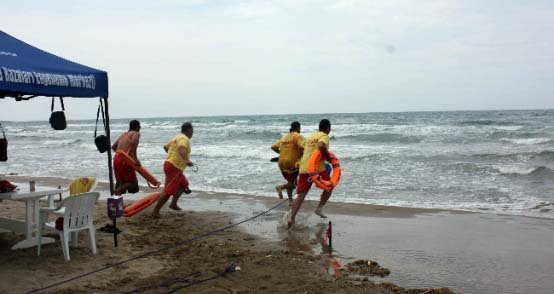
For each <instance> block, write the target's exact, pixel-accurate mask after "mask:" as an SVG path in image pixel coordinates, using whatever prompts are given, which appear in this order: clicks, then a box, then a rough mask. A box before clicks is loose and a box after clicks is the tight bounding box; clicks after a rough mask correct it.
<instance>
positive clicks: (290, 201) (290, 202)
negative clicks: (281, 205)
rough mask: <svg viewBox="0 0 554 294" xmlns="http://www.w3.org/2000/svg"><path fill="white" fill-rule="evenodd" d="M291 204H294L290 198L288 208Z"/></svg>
mask: <svg viewBox="0 0 554 294" xmlns="http://www.w3.org/2000/svg"><path fill="white" fill-rule="evenodd" d="M293 202H294V200H292V198H289V206H292V203H293Z"/></svg>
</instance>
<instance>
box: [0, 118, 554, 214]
mask: <svg viewBox="0 0 554 294" xmlns="http://www.w3.org/2000/svg"><path fill="white" fill-rule="evenodd" d="M321 118H328V119H329V120H331V123H332V131H331V134H330V136H331V141H330V149H331V150H332V151H334V152H335V153H336V154H337V155H338V157H339V158H340V160H341V166H342V168H343V178H342V181H341V183H340V186H339V187H337V189H336V190H335V191H334V193H333V196H332V198H331V201H336V202H354V203H370V204H383V205H396V206H406V207H423V208H447V209H460V210H470V211H481V212H485V213H502V214H514V215H526V216H540V217H547V218H554V212H553V211H552V210H553V209H554V204H552V203H553V202H554V110H528V111H467V112H466V111H460V112H406V113H359V114H314V115H311V114H310V115H305V114H299V115H262V116H219V117H182V118H147V119H139V120H140V121H141V124H142V130H141V133H142V138H141V142H140V146H139V150H138V154H139V155H138V156H139V158H140V159H141V161H142V163H143V165H144V166H146V167H147V168H149V169H150V170H151V171H152V172H153V173H154V174H155V175H157V176H158V177H159V178H160V179H163V172H162V164H163V160H164V158H165V153H164V151H163V148H162V146H163V145H164V144H165V143H166V142H167V141H168V140H169V139H171V138H172V137H173V136H174V135H176V134H178V133H179V130H180V125H181V123H182V122H184V121H192V122H193V125H194V127H195V133H194V137H193V138H192V160H193V161H194V162H195V163H197V164H198V167H199V169H198V171H197V172H193V171H191V170H187V172H186V174H187V177H188V178H189V180H190V181H191V188H192V189H193V190H203V191H214V192H234V193H243V194H252V195H264V196H270V195H275V190H274V187H275V185H276V184H278V183H283V182H284V180H283V179H282V178H281V175H280V173H279V171H278V168H277V165H276V164H275V163H271V162H269V159H270V158H271V157H274V156H276V154H275V153H274V152H273V151H271V149H270V146H271V144H272V143H273V142H274V141H275V140H277V139H278V138H279V137H280V136H281V135H283V134H285V133H287V132H288V129H289V126H290V123H291V122H292V121H294V120H298V121H300V122H301V123H302V134H303V135H305V136H307V135H309V133H311V132H312V131H314V130H316V129H317V125H318V122H319V120H320V119H321ZM128 121H129V119H116V120H112V124H111V128H112V138H113V139H115V138H117V136H119V135H120V134H121V133H122V132H124V131H126V130H127V128H128ZM2 123H3V125H4V127H5V129H6V135H7V137H8V140H9V161H8V162H1V163H0V174H8V173H16V174H20V175H36V176H56V177H65V178H72V177H75V176H95V177H98V178H100V179H101V180H105V181H107V179H108V174H107V163H106V161H107V159H106V155H105V154H100V153H98V152H97V151H96V148H95V145H94V138H93V133H94V123H95V122H94V120H82V121H69V122H68V127H67V129H66V130H64V131H54V130H52V129H51V128H50V126H49V125H48V123H47V122H46V121H44V122H2ZM318 197H319V195H318V192H316V189H313V190H312V191H311V192H310V194H309V195H308V198H311V199H317V198H318Z"/></svg>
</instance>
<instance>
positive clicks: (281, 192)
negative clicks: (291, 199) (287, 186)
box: [275, 185, 283, 199]
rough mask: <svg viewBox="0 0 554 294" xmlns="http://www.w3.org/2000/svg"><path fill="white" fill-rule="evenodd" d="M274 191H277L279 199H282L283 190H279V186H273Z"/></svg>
mask: <svg viewBox="0 0 554 294" xmlns="http://www.w3.org/2000/svg"><path fill="white" fill-rule="evenodd" d="M275 190H276V191H277V195H279V199H283V188H281V186H279V185H277V186H275Z"/></svg>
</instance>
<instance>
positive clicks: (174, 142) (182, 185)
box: [152, 122, 194, 218]
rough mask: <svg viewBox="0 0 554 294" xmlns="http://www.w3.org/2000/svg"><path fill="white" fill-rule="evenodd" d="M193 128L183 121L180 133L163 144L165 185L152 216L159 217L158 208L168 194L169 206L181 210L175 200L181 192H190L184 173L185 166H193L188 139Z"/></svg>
mask: <svg viewBox="0 0 554 294" xmlns="http://www.w3.org/2000/svg"><path fill="white" fill-rule="evenodd" d="M193 133H194V130H193V128H192V123H190V122H185V123H183V125H182V126H181V134H179V135H177V136H175V137H174V138H173V139H171V141H169V143H167V144H165V146H164V150H165V152H167V158H166V160H165V162H164V174H165V187H164V190H163V192H162V193H161V195H160V198H159V199H158V203H157V204H156V207H155V208H154V211H153V212H152V217H154V218H160V209H161V208H162V206H163V205H164V204H165V203H166V202H167V200H168V199H169V196H172V195H173V199H172V200H171V204H170V205H169V208H171V209H173V210H181V208H180V207H179V206H178V205H177V201H178V200H179V197H181V194H183V192H184V193H185V194H189V193H190V189H189V188H188V187H189V181H188V180H187V178H186V177H185V175H184V173H183V172H184V171H185V168H186V167H187V166H193V165H194V164H193V163H192V161H190V158H189V157H190V153H191V146H190V139H191V138H192V135H193Z"/></svg>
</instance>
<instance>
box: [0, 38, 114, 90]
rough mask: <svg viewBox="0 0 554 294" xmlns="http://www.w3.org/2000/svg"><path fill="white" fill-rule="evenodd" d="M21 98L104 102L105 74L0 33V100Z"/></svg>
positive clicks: (106, 82) (106, 79)
mask: <svg viewBox="0 0 554 294" xmlns="http://www.w3.org/2000/svg"><path fill="white" fill-rule="evenodd" d="M23 95H30V96H60V97H102V98H108V74H107V73H106V72H105V71H102V70H98V69H94V68H91V67H88V66H84V65H81V64H78V63H75V62H72V61H69V60H67V59H63V58H61V57H58V56H56V55H53V54H50V53H48V52H46V51H43V50H40V49H38V48H36V47H33V46H31V45H29V44H27V43H25V42H23V41H20V40H18V39H16V38H14V37H12V36H10V35H8V34H6V33H5V32H3V31H0V98H2V97H8V96H11V97H16V98H21V97H23Z"/></svg>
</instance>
